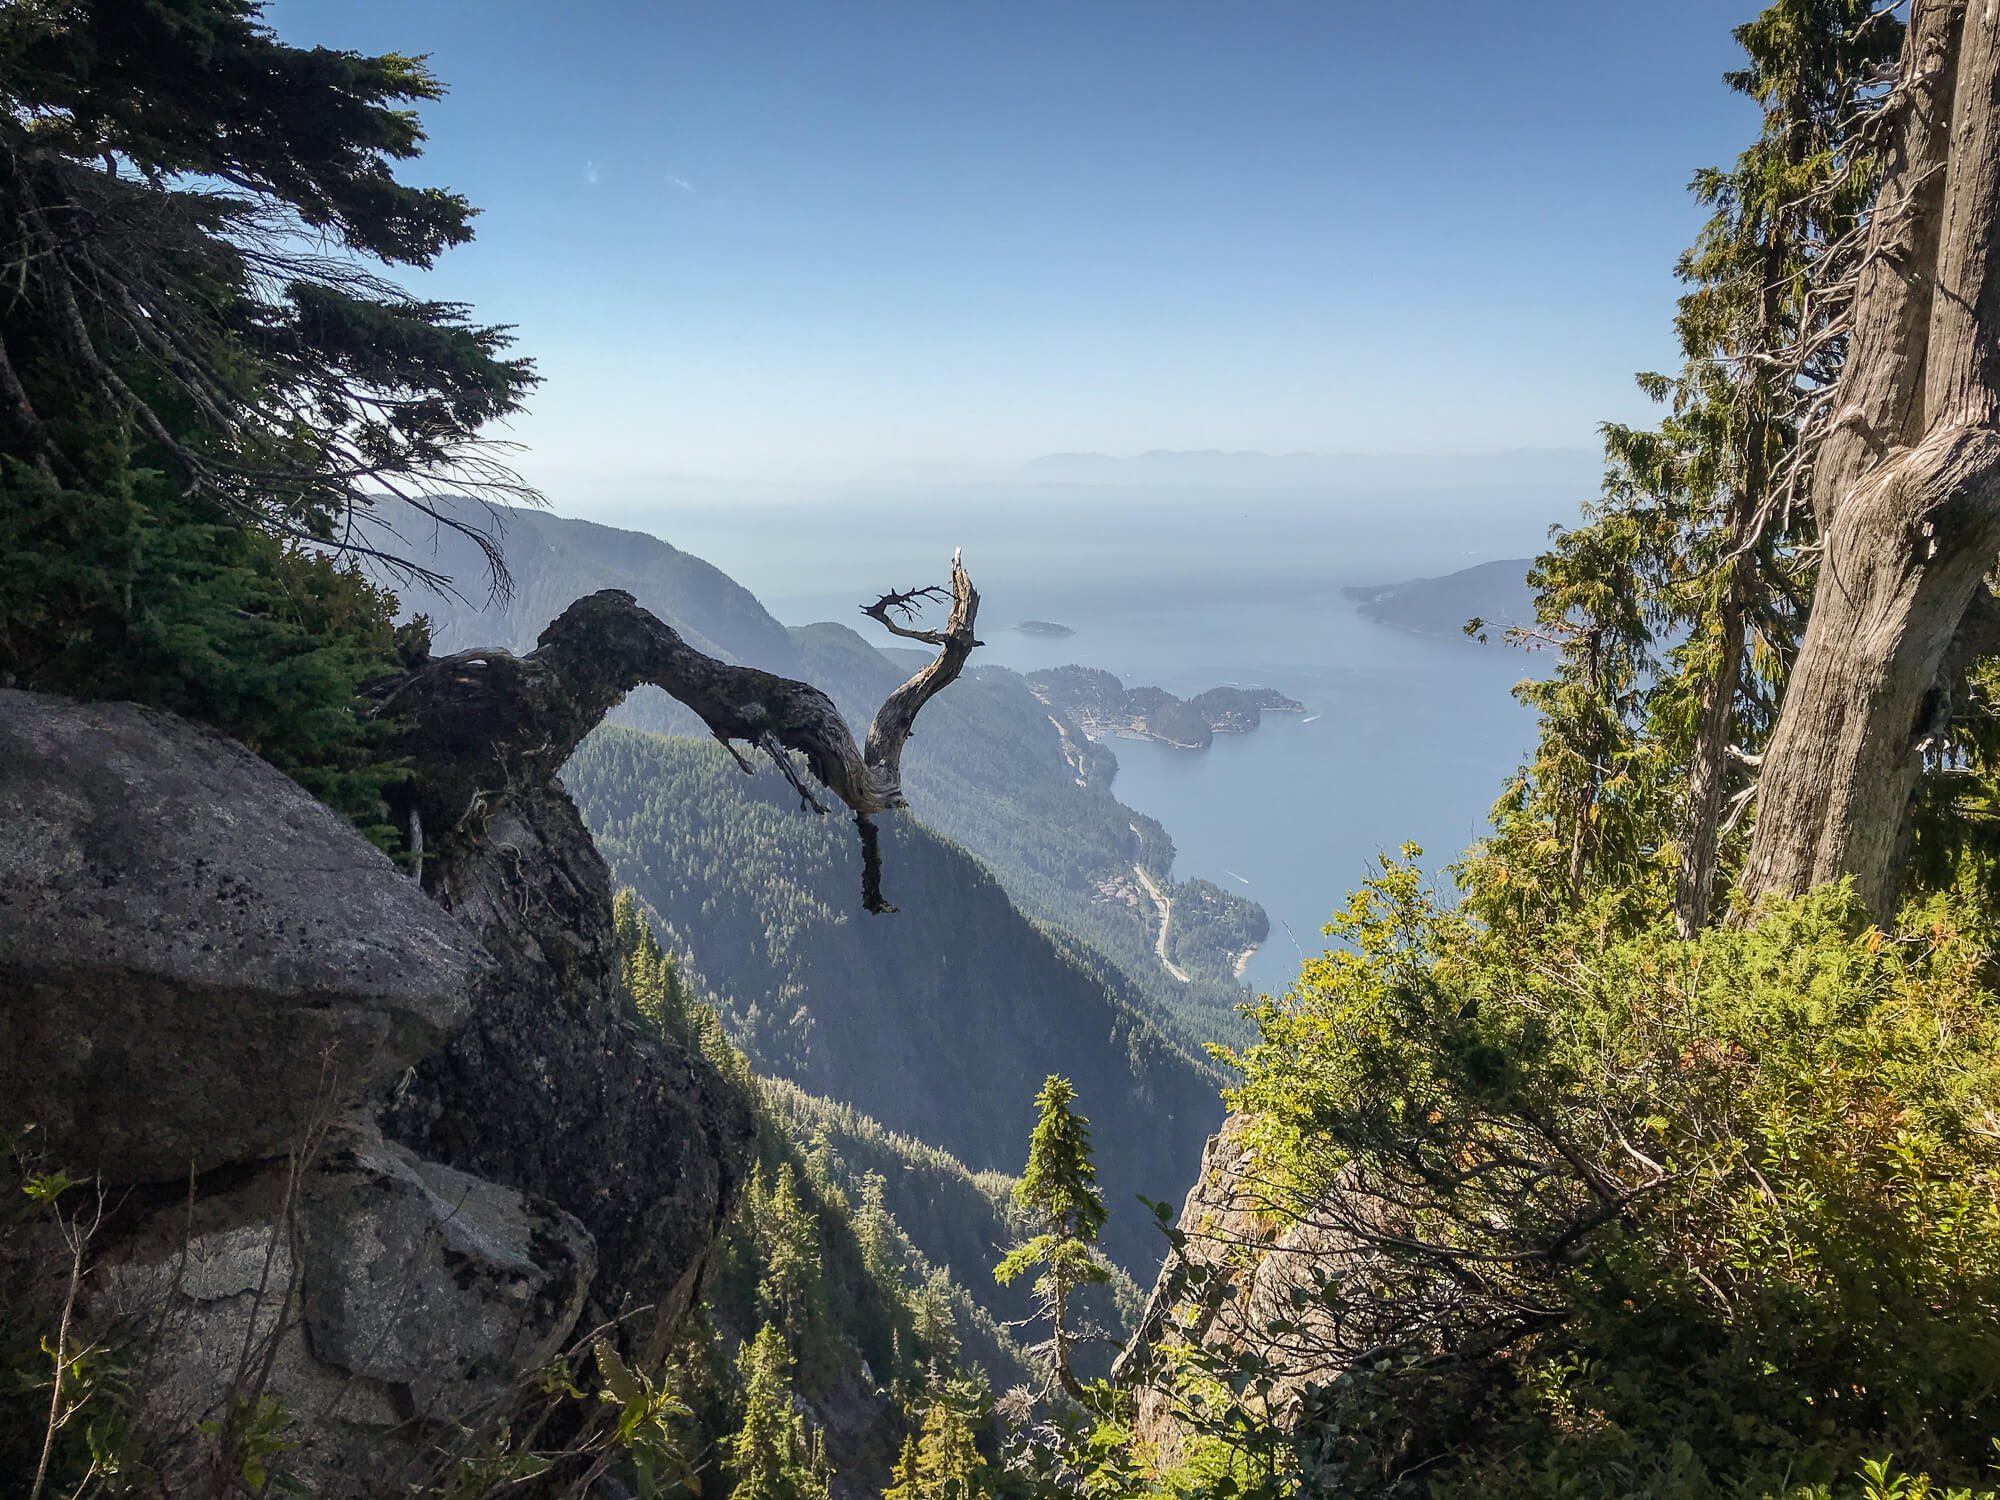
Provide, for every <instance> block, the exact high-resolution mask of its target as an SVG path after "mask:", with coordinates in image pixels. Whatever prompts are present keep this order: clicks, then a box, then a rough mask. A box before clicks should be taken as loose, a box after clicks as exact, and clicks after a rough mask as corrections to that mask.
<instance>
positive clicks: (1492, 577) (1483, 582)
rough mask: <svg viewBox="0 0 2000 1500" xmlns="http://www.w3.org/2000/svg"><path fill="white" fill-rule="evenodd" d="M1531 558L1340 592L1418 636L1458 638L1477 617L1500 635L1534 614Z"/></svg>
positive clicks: (1370, 615) (1376, 617)
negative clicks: (1530, 572) (1530, 574)
mask: <svg viewBox="0 0 2000 1500" xmlns="http://www.w3.org/2000/svg"><path fill="white" fill-rule="evenodd" d="M1528 566H1529V559H1528V558H1525V557H1508V558H1502V559H1501V560H1500V561H1499V562H1490V563H1481V564H1480V565H1479V566H1478V567H1476V568H1464V569H1461V570H1460V571H1459V572H1456V573H1447V574H1445V575H1444V576H1443V577H1442V578H1412V579H1409V580H1407V581H1406V582H1403V583H1384V584H1364V585H1361V586H1359V587H1355V588H1345V589H1342V590H1341V593H1342V594H1344V595H1346V596H1347V597H1348V598H1349V599H1355V600H1358V601H1360V605H1361V609H1360V613H1362V614H1364V615H1366V616H1367V617H1368V618H1369V619H1371V620H1376V621H1379V622H1381V623H1382V624H1384V625H1393V626H1395V627H1396V628H1397V629H1398V630H1408V631H1411V632H1413V633H1414V634H1417V635H1429V636H1440V637H1451V638H1457V637H1460V636H1462V635H1463V634H1464V631H1465V626H1466V622H1467V621H1469V620H1471V619H1473V618H1474V617H1475V616H1476V617H1477V618H1479V619H1480V620H1482V621H1484V622H1485V626H1486V629H1487V631H1488V633H1489V634H1493V635H1497V634H1498V633H1499V632H1500V631H1503V630H1505V629H1506V628H1507V627H1508V626H1510V625H1526V624H1529V623H1531V622H1532V621H1533V620H1534V618H1535V596H1534V593H1533V592H1532V591H1531V590H1530V589H1529V588H1528V579H1527V573H1528Z"/></svg>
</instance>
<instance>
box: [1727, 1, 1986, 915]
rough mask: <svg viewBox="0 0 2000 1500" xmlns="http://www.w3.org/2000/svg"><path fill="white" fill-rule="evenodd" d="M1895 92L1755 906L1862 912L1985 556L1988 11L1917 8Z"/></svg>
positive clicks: (1904, 807) (1899, 816)
mask: <svg viewBox="0 0 2000 1500" xmlns="http://www.w3.org/2000/svg"><path fill="white" fill-rule="evenodd" d="M1900 88H1901V90H1902V94H1903V97H1902V98H1901V99H1900V101H1899V103H1898V105H1897V108H1898V110H1899V112H1900V120H1899V148H1900V149H1899V151H1898V155H1897V158H1896V159H1895V160H1894V161H1892V162H1891V164H1890V168H1889V172H1888V175H1887V178H1886V180H1885V182H1884V185H1883V189H1882V193H1881V197H1880V200H1879V203H1878V206H1877V209H1876V217H1875V221H1874V226H1873V228H1872V230H1871V237H1870V246H1869V255H1868V263H1867V266H1866V268H1865V270H1864V274H1863V278H1862V284H1861V287H1860V291H1859V293H1858V301H1857V304H1856V308H1855V330H1854V337H1853V343H1852V347H1851V349H1850V352H1849V355H1848V363H1847V369H1846V372H1845V374H1844V376H1843V380H1842V392H1841V396H1840V408H1839V411H1838V414H1837V416H1836V419H1835V426H1834V430H1833V432H1832V434H1831V435H1830V436H1829V438H1828V440H1827V443H1826V447H1825V449H1824V450H1823V452H1822V454H1821V459H1820V469H1819V474H1818V478H1817V480H1816V482H1815V489H1814V493H1815V499H1816V502H1817V504H1818V506H1819V508H1820V519H1821V526H1822V535H1823V537H1824V539H1825V541H1824V548H1825V550H1824V552H1823V554H1822V558H1821V565H1820V579H1819V587H1818V590H1817V592H1816V594H1815V596H1814V600H1813V611H1812V618H1811V620H1810V622H1809V623H1808V625H1807V627H1806V635H1805V640H1804V642H1803V643H1802V644H1801V646H1800V649H1799V656H1798V661H1797V663H1796V665H1795V666H1794V668H1793V671H1792V676H1791V681H1790V684H1789V687H1788V689H1787V691H1786V694H1785V700H1784V704H1783V706H1782V709H1781V711H1780V713H1779V718H1778V725H1777V728H1776V731H1775V732H1774V734H1773V735H1772V739H1771V744H1770V748H1769V749H1768V750H1767V752H1766V754H1765V757H1764V771H1763V780H1762V784H1761V786H1760V788H1759V805H1758V812H1757V828H1756V833H1755V835H1754V837H1753V840H1752V843H1751V848H1750V859H1749V863H1748V867H1747V868H1746V870H1745V872H1744V891H1745V894H1746V895H1748V896H1750V897H1751V898H1753V899H1754V898H1756V897H1758V896H1761V895H1764V894H1767V893H1772V892H1776V893H1780V894H1795V893H1797V892H1800V891H1803V890H1806V889H1807V888H1809V887H1811V886H1813V885H1816V884H1819V883H1821V882H1823V881H1828V880H1835V879H1839V878H1840V877H1842V876H1845V875H1851V876H1853V877H1854V878H1855V882H1856V885H1857V888H1858V890H1859V892H1860V894H1861V897H1862V899H1863V900H1864V901H1865V902H1866V903H1867V904H1868V906H1869V909H1870V910H1871V911H1873V912H1874V913H1875V914H1876V915H1877V916H1878V917H1880V918H1887V917H1888V916H1890V915H1891V914H1892V912H1893V909H1894V906H1895V900H1896V889H1897V884H1898V876H1899V873H1900V872H1899V870H1898V868H1897V845H1898V839H1899V834H1900V832H1901V829H1902V825H1903V820H1904V818H1905V816H1906V814H1907V811H1908V809H1909V806H1910V800H1911V797H1912V796H1913V794H1914V792H1915V790H1916V784H1917V778H1918V775H1919V774H1920V772H1921V770H1922V758H1921V746H1922V744H1923V741H1924V739H1925V737H1926V736H1927V734H1928V733H1929V731H1930V728H1931V726H1932V722H1933V719H1934V707H1935V704H1936V701H1937V699H1936V694H1937V693H1939V692H1940V691H1944V690H1946V689H1945V688H1944V687H1943V685H1941V683H1940V675H1941V672H1942V670H1943V669H1944V667H1945V666H1946V664H1947V658H1948V656H1949V653H1950V648H1951V645H1952V641H1953V639H1954V637H1955V636H1956V635H1957V634H1958V631H1959V626H1960V624H1961V622H1962V621H1963V619H1964V617H1965V615H1966V612H1967V610H1968V608H1969V606H1970V605H1971V604H1972V603H1973V601H1974V599H1975V597H1976V595H1977V594H1978V592H1979V590H1980V588H1981V579H1982V578H1983V577H1984V575H1985V574H1986V573H1987V571H1988V570H1989V569H1991V568H1992V567H1993V565H1994V562H1995V560H1996V558H2000V429H1996V416H2000V265H1996V264H1995V251H1996V244H1995V238H1996V233H2000V9H1997V8H1996V7H1995V6H1994V5H1993V4H1992V3H1990V0H1985V3H1982V4H1980V5H1978V6H1976V7H1973V8H1972V9H1971V10H1970V12H1968V8H1967V7H1966V6H1965V5H1964V4H1963V3H1935V0H1934V3H1929V4H1926V3H1924V0H1917V4H1916V5H1915V7H1914V13H1913V15H1912V16H1911V22H1910V34H1909V40H1908V42H1907V44H1906V46H1905V48H1904V65H1903V76H1902V80H1901V84H1900ZM1947 121H1949V124H1948V126H1947V124H1946V122H1947Z"/></svg>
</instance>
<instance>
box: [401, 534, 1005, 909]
mask: <svg viewBox="0 0 2000 1500" xmlns="http://www.w3.org/2000/svg"><path fill="white" fill-rule="evenodd" d="M940 592H942V591H940ZM898 597H901V596H895V595H891V596H886V597H885V599H884V600H882V601H880V602H878V603H877V604H875V605H872V606H869V607H868V608H867V610H866V613H868V614H869V615H870V616H871V617H873V618H875V619H878V620H881V622H882V623H883V624H885V625H888V626H889V628H890V629H891V630H892V631H894V632H895V633H896V634H897V635H900V636H903V637H905V638H906V639H910V640H920V641H924V642H926V643H927V644H931V645H935V646H937V647H938V654H937V657H936V659H935V660H933V661H932V662H930V663H929V664H928V665H927V666H925V667H924V668H923V670H921V671H919V672H918V673H916V675H914V676H913V677H911V678H910V679H909V681H907V682H905V683H904V684H903V685H902V686H901V687H899V688H897V689H896V690H895V692H893V693H891V694H890V695H889V696H888V698H887V699H886V700H884V702H883V704H882V706H881V708H880V709H878V710H877V711H876V714H875V719H874V722H873V723H872V724H871V725H870V726H869V729H868V735H867V741H866V745H865V747H861V746H857V745H856V744H855V742H854V736H853V735H852V734H851V733H850V732H849V730H848V727H847V721H846V720H845V719H843V718H842V717H841V714H840V710H839V709H838V708H836V707H835V706H834V703H833V700H832V699H831V698H829V697H827V695H826V694H825V693H823V692H821V691H820V690H819V689H818V688H816V687H813V686H812V685H811V684H809V683H804V682H796V681H794V680H792V679H791V678H788V677H779V676H776V675H775V674H773V673H770V672H761V671H758V670H757V669H756V668H754V667H739V666H733V665H731V664H730V663H728V662H722V661H717V660H716V659H715V658H714V657H711V656H707V655H704V654H703V653H702V652H700V651H697V650H695V649H694V647H692V646H690V645H688V644H687V642H686V641H684V640H682V639H681V637H680V634H679V632H677V631H676V630H674V628H673V627H672V626H670V625H668V624H667V623H666V622H665V621H663V620H661V619H659V618H658V617H657V616H655V615H653V614H651V613H650V612H648V611H647V610H644V609H641V608H640V607H639V605H638V603H637V601H636V600H634V599H633V597H632V596H631V595H630V594H628V593H625V592H624V591H622V590H620V589H605V590H603V591H602V592H600V593H596V594H592V595H589V596H588V597H586V598H583V599H579V600H577V601H576V602H575V603H574V604H572V605H570V607H569V608H568V609H566V610H564V611H563V612H562V614H561V615H559V616H558V617H557V618H556V619H555V620H554V621H552V622H551V623H550V625H549V627H548V628H547V629H546V630H544V631H543V632H542V634H541V636H540V638H539V640H538V641H537V643H536V648H535V650H533V651H531V652H530V653H528V655H526V656H514V655H512V654H510V653H508V652H504V651H461V652H459V653H457V654H456V655H453V656H448V657H443V658H441V659H439V660H437V661H433V662H427V663H425V664H424V665H423V666H421V667H419V668H417V669H416V670H415V671H413V672H411V673H409V674H408V675H406V676H404V677H400V678H395V679H392V680H391V681H389V682H388V683H386V684H381V685H378V688H377V690H376V695H377V698H378V700H379V705H378V707H377V709H376V713H377V716H378V717H382V718H387V719H393V720H396V721H398V722H399V723H400V724H401V725H402V729H401V732H400V734H399V736H398V740H397V746H396V751H397V754H399V755H401V756H403V757H406V758H407V759H408V760H409V761H410V763H411V765H412V766H413V768H414V770H415V773H416V774H415V777H414V790H413V791H412V792H411V793H410V794H409V796H408V800H409V804H410V805H409V806H408V807H407V808H403V809H399V812H400V813H402V814H403V817H404V821H405V823H406V826H413V827H414V826H421V827H422V828H423V829H424V830H425V833H426V836H427V840H428V843H429V848H428V850H427V851H426V853H427V857H426V858H425V860H424V863H423V866H422V879H423V882H424V888H425V889H426V890H429V891H432V892H433V893H434V894H439V895H443V896H446V897H448V896H449V892H450V888H451V884H452V880H453V872H454V870H455V869H456V868H457V866H458V864H459V859H458V858H457V857H456V856H457V855H458V854H459V853H460V851H463V850H467V849H470V848H473V847H475V846H476V845H477V844H478V842H479V839H480V837H481V835H482V833H483V830H484V826H485V821H486V812H487V808H488V805H489V803H490V802H492V801H493V800H494V798H495V797H496V796H497V794H498V793H500V792H501V791H503V790H504V789H506V788H509V787H512V786H517V785H520V784H522V783H523V782H526V781H529V780H549V781H552V780H553V779H554V778H555V776H556V773H557V772H558V771H559V770H561V768H562V765H563V763H564V762H565V761H567V760H568V759H569V757H570V755H571V754H572V752H574V751H575V749H576V747H577V746H578V745H579V744H581V743H582V741H583V738H584V736H585V735H587V734H589V733H590V731H591V730H593V729H595V728H596V727H597V726H598V724H599V723H601V722H602V721H603V719H604V716H605V715H606V714H608V713H609V712H611V710H612V709H614V708H616V707H617V706H618V704H619V703H620V702H622V701H623V700H624V698H625V695H626V694H627V693H629V692H631V691H632V689H633V688H636V687H639V686H641V685H644V684H648V683H650V684H652V685H653V686H655V687H659V688H661V689H664V690H665V691H666V692H667V693H668V694H669V695H671V696H672V697H674V698H676V699H678V700H679V701H680V702H682V703H684V704H686V705H687V706H688V707H689V708H691V709H693V710H694V712H695V713H696V714H697V715H699V716H700V718H701V720H702V722H703V723H704V724H706V725H707V726H708V728H709V731H710V733H712V734H713V735H714V736H715V737H716V738H717V739H718V740H720V741H721V742H722V743H723V744H724V745H726V746H728V747H729V749H730V752H731V753H732V754H734V755H735V756H736V760H737V763H738V764H739V765H741V766H742V767H743V769H744V770H745V771H746V772H749V771H751V770H752V769H753V767H752V765H751V763H750V762H749V761H748V760H747V759H745V758H744V756H743V755H742V754H741V753H739V752H738V751H737V750H736V746H735V742H736V741H739V740H740V741H742V742H744V743H746V744H748V745H751V746H753V747H754V748H756V749H758V750H761V751H763V752H764V753H765V754H766V755H768V756H769V757H770V759H771V761H772V762H773V763H774V764H775V765H776V766H777V768H778V769H779V771H780V772H782V773H783V774H784V776H785V777H786V778H787V780H789V781H790V782H791V784H792V786H793V788H794V789H795V790H796V791H797V792H798V793H799V796H800V798H801V800H802V801H803V802H804V803H805V804H806V805H807V806H809V807H811V808H813V809H814V810H816V811H819V812H825V811H826V808H825V806H824V805H823V804H822V803H821V802H820V800H819V798H818V797H817V796H816V795H815V794H814V792H813V789H812V786H811V785H810V784H809V783H808V782H807V781H806V780H805V779H804V777H803V776H801V774H800V772H799V769H798V767H797V765H796V764H795V762H794V761H793V760H792V756H793V754H794V753H796V754H797V755H799V756H801V757H803V758H804V761H805V765H806V768H807V770H808V771H809V772H810V773H811V775H812V777H813V778H814V780H816V781H817V782H818V783H819V784H820V785H821V786H823V787H825V788H826V789H827V790H829V791H831V792H832V793H833V794H834V795H835V796H836V797H838V798H839V799H840V800H841V801H842V802H843V803H845V804H846V805H847V807H848V808H849V809H851V810H852V811H853V813H854V814H855V817H856V821H857V823H858V825H859V827H860V831H861V837H862V846H863V851H864V856H872V857H865V873H864V879H863V888H864V894H863V904H864V906H865V907H866V908H867V910H869V911H871V912H891V911H894V910H895V907H893V906H891V905H889V904H888V902H887V901H885V900H884V899H883V898H882V893H881V867H880V857H879V853H877V852H876V849H875V839H874V837H873V834H874V829H873V827H872V825H871V824H870V823H869V822H868V819H869V817H870V816H871V815H872V814H875V813H880V812H888V811H891V810H893V809H896V808H900V807H906V806H908V805H909V804H908V802H907V801H906V799H905V798H904V796H903V785H902V754H903V746H904V744H905V743H906V742H907V741H908V739H909V737H910V732H911V730H912V728H913V727H914V726H915V723H916V718H917V714H918V713H919V711H921V710H922V708H923V706H924V705H925V704H926V703H928V702H929V701H930V700H931V699H932V698H934V697H935V696H936V695H937V694H938V693H940V692H942V691H943V690H944V689H945V688H946V687H948V686H949V685H950V684H951V683H952V682H953V681H954V680H955V679H956V678H957V677H958V675H959V673H960V672H961V671H962V670H963V669H964V666H965V661H966V658H967V657H968V656H969V655H970V654H971V652H972V649H973V647H975V646H977V645H978V644H979V642H978V640H977V639H976V638H975V636H974V633H973V626H974V622H975V620H976V617H977V615H978V611H979V594H978V591H977V590H976V589H974V588H973V586H972V580H971V579H970V578H969V577H968V576H967V575H966V572H965V569H964V568H963V567H962V566H961V565H960V564H959V561H958V559H957V558H956V557H954V558H953V559H952V568H951V600H952V607H951V615H950V619H949V620H948V621H947V623H946V625H945V628H944V629H943V630H938V631H934V630H911V629H908V628H906V627H904V626H900V625H897V624H895V623H894V622H893V621H891V620H889V619H887V618H886V616H887V613H888V606H889V605H890V601H891V600H893V599H896V598H898Z"/></svg>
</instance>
